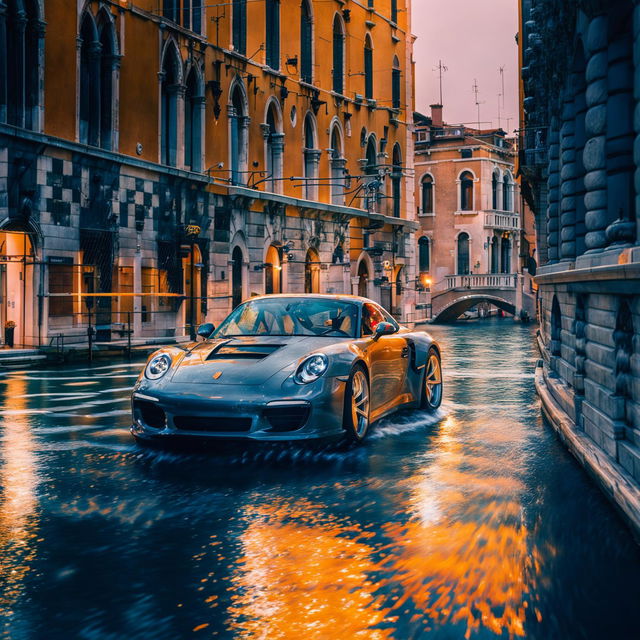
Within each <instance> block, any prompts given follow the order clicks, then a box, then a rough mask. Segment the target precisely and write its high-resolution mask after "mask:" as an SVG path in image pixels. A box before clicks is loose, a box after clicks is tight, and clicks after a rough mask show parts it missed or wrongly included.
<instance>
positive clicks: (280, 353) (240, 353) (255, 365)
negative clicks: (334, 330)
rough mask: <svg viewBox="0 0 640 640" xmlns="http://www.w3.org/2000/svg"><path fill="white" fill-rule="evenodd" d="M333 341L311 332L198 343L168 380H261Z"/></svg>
mask: <svg viewBox="0 0 640 640" xmlns="http://www.w3.org/2000/svg"><path fill="white" fill-rule="evenodd" d="M335 342H336V340H335V339H331V338H318V337H314V336H309V337H306V336H300V337H288V336H284V337H280V336H243V337H238V338H226V339H220V340H212V341H210V342H203V343H200V344H198V345H197V346H196V347H195V348H194V349H193V350H192V351H191V352H190V353H187V354H186V355H185V357H184V358H183V359H182V361H181V362H180V363H179V364H178V366H177V367H176V369H175V371H174V373H173V376H172V378H171V382H172V383H173V382H175V383H180V384H216V383H220V384H238V385H240V384H243V385H260V384H264V383H265V382H266V381H267V380H268V379H269V378H271V377H272V376H273V375H275V374H276V373H278V372H279V371H282V369H284V368H286V367H288V366H290V367H291V368H292V373H293V367H294V366H295V365H296V364H297V363H298V361H299V360H300V358H302V357H303V356H305V355H306V354H308V353H313V352H315V351H322V350H323V348H326V347H327V346H330V345H332V344H334V343H335Z"/></svg>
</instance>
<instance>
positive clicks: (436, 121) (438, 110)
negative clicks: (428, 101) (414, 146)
mask: <svg viewBox="0 0 640 640" xmlns="http://www.w3.org/2000/svg"><path fill="white" fill-rule="evenodd" d="M430 106H431V124H432V125H433V126H434V127H437V128H441V127H442V125H443V124H444V122H443V120H442V105H441V104H432V105H430Z"/></svg>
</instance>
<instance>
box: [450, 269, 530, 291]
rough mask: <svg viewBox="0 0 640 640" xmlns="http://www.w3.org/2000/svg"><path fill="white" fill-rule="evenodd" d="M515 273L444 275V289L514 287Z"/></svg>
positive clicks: (516, 277)
mask: <svg viewBox="0 0 640 640" xmlns="http://www.w3.org/2000/svg"><path fill="white" fill-rule="evenodd" d="M517 279H518V276H517V274H513V273H478V274H476V273H471V274H469V275H464V276H460V275H457V276H446V277H445V281H446V290H451V289H473V290H478V289H515V287H516V281H517Z"/></svg>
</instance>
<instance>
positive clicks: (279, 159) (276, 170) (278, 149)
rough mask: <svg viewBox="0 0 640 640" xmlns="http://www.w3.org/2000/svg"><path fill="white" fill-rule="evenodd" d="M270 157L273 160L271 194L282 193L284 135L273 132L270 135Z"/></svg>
mask: <svg viewBox="0 0 640 640" xmlns="http://www.w3.org/2000/svg"><path fill="white" fill-rule="evenodd" d="M271 154H272V155H271V157H272V158H273V167H272V168H271V170H272V174H273V178H274V180H273V192H274V193H282V180H278V178H282V171H283V164H284V133H280V132H274V133H272V134H271Z"/></svg>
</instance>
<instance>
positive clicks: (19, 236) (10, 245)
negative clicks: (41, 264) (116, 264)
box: [0, 229, 73, 347]
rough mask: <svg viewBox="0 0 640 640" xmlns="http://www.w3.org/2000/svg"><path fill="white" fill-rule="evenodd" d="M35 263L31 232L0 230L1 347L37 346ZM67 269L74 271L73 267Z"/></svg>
mask: <svg viewBox="0 0 640 640" xmlns="http://www.w3.org/2000/svg"><path fill="white" fill-rule="evenodd" d="M34 262H35V251H34V242H33V238H32V234H31V233H30V232H28V231H26V230H24V231H23V230H16V231H14V230H13V229H11V230H9V229H0V338H1V342H2V344H3V345H4V346H7V347H18V346H33V345H35V344H37V336H36V335H35V334H36V331H35V330H34V326H35V325H34V320H35V317H34V304H33V302H34V300H35V297H36V296H35V289H34V284H33V278H34ZM68 268H69V269H73V267H72V266H70V267H68ZM67 293H71V291H68V292H67ZM70 299H71V298H67V300H70ZM54 304H55V303H54Z"/></svg>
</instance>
